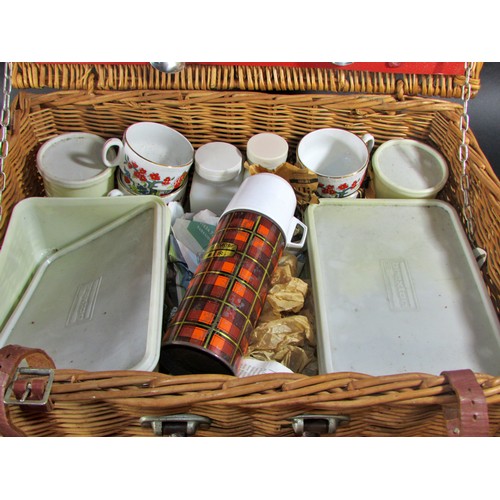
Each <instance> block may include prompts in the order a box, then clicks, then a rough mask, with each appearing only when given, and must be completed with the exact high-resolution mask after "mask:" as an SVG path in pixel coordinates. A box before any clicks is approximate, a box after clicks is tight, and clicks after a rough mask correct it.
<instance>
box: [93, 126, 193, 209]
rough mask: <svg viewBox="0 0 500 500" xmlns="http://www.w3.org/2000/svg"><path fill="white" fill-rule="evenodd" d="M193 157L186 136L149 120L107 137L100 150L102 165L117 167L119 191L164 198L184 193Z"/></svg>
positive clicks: (180, 197) (176, 196) (173, 198)
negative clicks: (120, 136) (117, 136)
mask: <svg viewBox="0 0 500 500" xmlns="http://www.w3.org/2000/svg"><path fill="white" fill-rule="evenodd" d="M114 150H116V152H115V154H114V157H112V153H113V151H114ZM193 158H194V149H193V146H192V145H191V143H190V142H189V140H188V139H187V138H186V137H184V136H183V135H182V134H181V133H179V132H177V131H176V130H174V129H172V128H170V127H167V126H166V125H162V124H160V123H153V122H139V123H134V124H133V125H131V126H130V127H128V128H127V129H126V130H125V132H124V134H123V138H122V139H118V138H112V139H109V140H107V141H106V142H105V144H104V146H103V149H102V161H103V162H104V164H105V165H106V166H107V167H114V166H119V171H118V173H117V185H118V189H119V190H120V191H121V192H122V193H124V194H130V195H138V194H139V195H140V194H144V195H156V196H160V197H162V198H163V199H164V200H165V201H174V200H175V201H178V200H180V199H182V197H183V196H184V193H185V191H186V186H187V178H188V173H189V170H190V168H191V165H192V164H193Z"/></svg>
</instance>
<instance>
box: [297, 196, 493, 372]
mask: <svg viewBox="0 0 500 500" xmlns="http://www.w3.org/2000/svg"><path fill="white" fill-rule="evenodd" d="M306 224H307V226H308V228H309V236H308V255H309V263H310V269H311V278H312V288H313V295H314V304H315V311H316V316H315V318H316V327H317V341H318V363H319V371H320V373H331V372H349V371H352V372H361V373H369V374H372V375H391V374H394V373H403V372H422V373H431V374H435V375H439V374H440V373H441V372H442V371H443V370H457V369H461V368H463V367H468V368H469V369H471V370H473V371H475V372H480V373H490V374H492V375H496V376H498V375H500V325H499V322H498V318H497V315H496V313H495V310H494V309H493V306H492V304H491V301H490V299H489V296H488V292H487V290H486V287H485V285H484V282H483V280H482V278H481V274H480V270H479V267H478V265H477V262H476V259H475V258H474V255H473V253H472V250H471V248H470V245H469V243H468V241H467V237H466V235H465V233H464V231H463V228H462V226H461V225H460V221H459V219H458V217H457V215H456V212H455V210H454V209H453V208H452V207H451V206H450V205H449V204H447V203H445V202H443V201H440V200H379V199H370V200H369V199H365V200H343V199H330V200H325V199H323V200H321V201H320V203H319V204H318V205H310V206H309V207H308V209H307V211H306Z"/></svg>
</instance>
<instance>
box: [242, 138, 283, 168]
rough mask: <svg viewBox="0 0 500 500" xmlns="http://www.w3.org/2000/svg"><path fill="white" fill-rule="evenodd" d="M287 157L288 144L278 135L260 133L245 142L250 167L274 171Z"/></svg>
mask: <svg viewBox="0 0 500 500" xmlns="http://www.w3.org/2000/svg"><path fill="white" fill-rule="evenodd" d="M287 157H288V143H287V142H286V140H285V139H283V137H281V136H279V135H278V134H273V133H272V132H262V133H261V134H256V135H254V136H252V137H251V138H250V139H249V140H248V142H247V160H248V162H249V163H250V164H251V165H260V166H261V167H263V168H267V169H268V170H274V169H276V168H277V167H279V166H280V165H281V164H282V163H284V162H285V161H286V159H287Z"/></svg>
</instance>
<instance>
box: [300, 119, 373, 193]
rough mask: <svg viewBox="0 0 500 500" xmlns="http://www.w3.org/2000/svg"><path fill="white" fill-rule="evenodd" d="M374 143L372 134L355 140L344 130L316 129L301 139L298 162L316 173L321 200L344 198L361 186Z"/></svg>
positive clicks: (354, 135) (353, 136)
mask: <svg viewBox="0 0 500 500" xmlns="http://www.w3.org/2000/svg"><path fill="white" fill-rule="evenodd" d="M374 144H375V138H374V137H373V136H372V135H371V134H364V135H363V136H362V137H358V136H357V135H356V134H353V133H352V132H349V131H347V130H343V129H337V128H323V129H318V130H314V131H313V132H310V133H309V134H307V135H305V136H304V137H303V138H302V139H301V140H300V142H299V145H298V148H297V160H298V162H299V164H300V165H302V166H303V167H306V168H308V169H309V170H311V171H312V172H314V173H316V174H317V176H318V195H319V196H320V197H322V198H346V197H348V196H352V195H353V194H354V193H355V192H356V191H357V190H358V189H359V188H360V187H361V184H362V183H363V180H364V178H365V175H366V171H367V168H368V163H369V159H370V152H371V150H372V149H373V146H374Z"/></svg>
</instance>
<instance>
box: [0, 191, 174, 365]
mask: <svg viewBox="0 0 500 500" xmlns="http://www.w3.org/2000/svg"><path fill="white" fill-rule="evenodd" d="M169 230H170V216H169V212H168V209H167V207H166V205H165V204H164V203H163V201H162V200H161V199H159V198H157V197H153V196H141V197H135V196H134V197H128V196H127V197H118V198H28V199H26V200H23V201H21V202H20V203H19V204H18V205H17V206H16V207H15V209H14V211H13V214H12V218H11V220H10V223H9V228H8V231H7V234H6V236H5V240H4V245H3V247H2V249H1V251H0V289H1V291H2V303H1V305H0V328H2V330H1V333H0V347H1V346H3V345H6V344H19V345H23V346H27V347H39V348H42V349H44V350H45V351H46V352H47V353H48V354H49V355H50V356H51V357H52V358H53V360H54V362H55V363H56V366H57V367H58V368H75V369H84V370H115V369H116V370H121V369H122V370H125V369H131V370H132V369H135V370H147V371H152V370H154V369H155V368H156V366H157V363H158V359H159V353H160V341H161V334H162V332H161V328H162V313H163V298H164V289H165V269H166V262H165V259H166V241H167V237H168V233H169Z"/></svg>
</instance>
